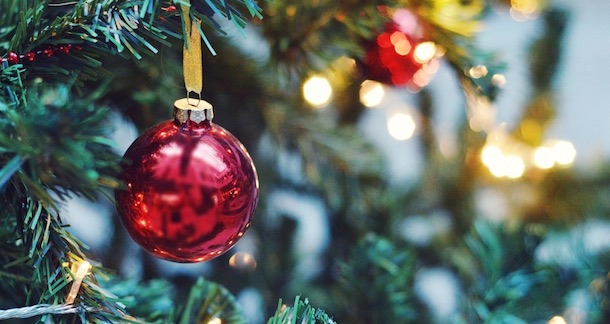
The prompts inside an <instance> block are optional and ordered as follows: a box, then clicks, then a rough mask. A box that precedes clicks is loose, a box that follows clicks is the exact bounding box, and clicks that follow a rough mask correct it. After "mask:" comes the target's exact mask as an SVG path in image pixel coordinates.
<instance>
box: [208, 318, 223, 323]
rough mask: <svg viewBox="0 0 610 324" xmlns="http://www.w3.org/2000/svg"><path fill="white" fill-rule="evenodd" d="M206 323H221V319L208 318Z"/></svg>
mask: <svg viewBox="0 0 610 324" xmlns="http://www.w3.org/2000/svg"><path fill="white" fill-rule="evenodd" d="M207 324H222V320H221V319H220V318H218V317H214V318H212V319H211V320H209V321H208V323H207Z"/></svg>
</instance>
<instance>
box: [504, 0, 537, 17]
mask: <svg viewBox="0 0 610 324" xmlns="http://www.w3.org/2000/svg"><path fill="white" fill-rule="evenodd" d="M510 5H511V7H512V8H513V9H515V10H517V11H519V12H521V13H524V14H531V13H534V12H536V11H538V10H539V4H538V0H511V1H510Z"/></svg>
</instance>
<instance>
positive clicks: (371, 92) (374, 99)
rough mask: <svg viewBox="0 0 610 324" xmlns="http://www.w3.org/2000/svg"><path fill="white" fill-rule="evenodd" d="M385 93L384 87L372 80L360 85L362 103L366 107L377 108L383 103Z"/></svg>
mask: <svg viewBox="0 0 610 324" xmlns="http://www.w3.org/2000/svg"><path fill="white" fill-rule="evenodd" d="M384 96H385V91H384V90H383V85H382V84H381V83H379V82H376V81H372V80H365V81H364V82H362V84H361V85H360V102H361V103H362V104H363V105H364V106H365V107H375V106H377V105H379V104H380V103H381V101H382V100H383V97H384Z"/></svg>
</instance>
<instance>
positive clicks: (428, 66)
mask: <svg viewBox="0 0 610 324" xmlns="http://www.w3.org/2000/svg"><path fill="white" fill-rule="evenodd" d="M440 66H441V64H440V63H439V61H438V60H437V59H432V60H430V61H428V62H426V63H424V64H423V65H422V67H421V68H422V70H424V71H425V72H426V73H428V74H434V73H436V72H437V71H438V69H439V68H440Z"/></svg>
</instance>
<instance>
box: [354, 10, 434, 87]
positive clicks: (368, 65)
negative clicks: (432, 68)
mask: <svg viewBox="0 0 610 324" xmlns="http://www.w3.org/2000/svg"><path fill="white" fill-rule="evenodd" d="M399 27H400V26H399V25H398V24H396V23H395V22H392V23H388V24H387V25H386V28H385V30H384V31H383V32H382V33H381V34H380V35H379V36H377V38H376V39H375V40H374V41H371V42H370V43H369V44H367V45H366V53H365V56H364V59H363V61H362V64H363V70H364V73H365V74H366V77H367V78H368V79H371V80H375V81H379V82H382V83H386V84H391V85H399V86H402V85H407V84H409V83H410V82H411V81H412V80H413V77H414V75H415V73H417V71H419V70H420V69H421V67H422V65H423V64H422V62H418V61H417V60H416V59H415V56H414V52H415V48H416V46H417V45H418V44H419V43H420V42H421V40H419V39H417V38H415V37H414V36H412V35H409V34H407V33H405V32H404V31H402V30H401V29H400V28H399Z"/></svg>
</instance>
